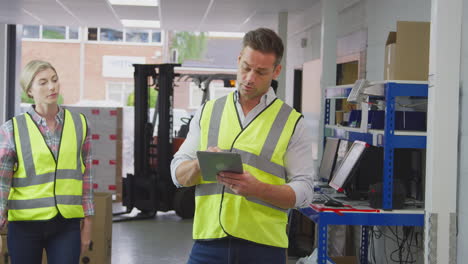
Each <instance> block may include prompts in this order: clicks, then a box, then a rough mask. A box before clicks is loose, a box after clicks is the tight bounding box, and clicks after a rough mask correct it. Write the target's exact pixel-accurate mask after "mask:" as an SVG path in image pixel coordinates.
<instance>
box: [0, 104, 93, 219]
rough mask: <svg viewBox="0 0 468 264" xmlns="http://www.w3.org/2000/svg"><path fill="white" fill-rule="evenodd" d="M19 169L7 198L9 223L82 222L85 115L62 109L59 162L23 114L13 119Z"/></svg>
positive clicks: (27, 116) (33, 125) (32, 123)
mask: <svg viewBox="0 0 468 264" xmlns="http://www.w3.org/2000/svg"><path fill="white" fill-rule="evenodd" d="M13 129H14V140H15V144H16V154H17V156H18V167H17V170H16V171H15V173H14V174H13V180H12V183H11V189H10V195H9V197H8V221H37V220H49V219H51V218H53V217H54V216H56V215H57V214H58V213H60V214H61V215H62V216H63V217H64V218H83V217H84V212H83V205H82V193H83V187H82V186H83V173H84V171H85V165H84V163H83V160H82V146H83V143H84V140H85V138H86V133H87V124H86V119H85V117H84V115H82V114H75V113H71V112H70V111H68V110H66V109H65V113H64V123H63V131H62V136H61V139H60V146H59V152H58V158H57V160H55V158H54V155H53V153H52V151H51V150H50V149H49V147H48V146H47V144H46V141H45V139H44V137H43V136H42V134H41V131H40V130H39V128H38V127H37V125H36V123H34V121H33V119H32V118H31V116H30V115H29V114H28V113H26V114H22V115H19V116H16V117H14V118H13Z"/></svg>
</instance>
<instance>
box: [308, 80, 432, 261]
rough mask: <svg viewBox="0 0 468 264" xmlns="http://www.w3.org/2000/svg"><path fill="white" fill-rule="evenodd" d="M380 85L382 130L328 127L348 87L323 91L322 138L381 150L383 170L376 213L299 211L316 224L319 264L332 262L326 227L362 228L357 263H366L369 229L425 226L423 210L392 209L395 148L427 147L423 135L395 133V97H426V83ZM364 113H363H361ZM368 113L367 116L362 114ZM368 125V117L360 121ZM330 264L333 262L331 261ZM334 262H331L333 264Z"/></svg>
mask: <svg viewBox="0 0 468 264" xmlns="http://www.w3.org/2000/svg"><path fill="white" fill-rule="evenodd" d="M375 84H378V85H383V87H384V97H385V101H386V107H385V125H384V127H385V128H384V129H383V130H372V129H367V128H366V127H367V124H365V125H363V126H361V128H349V127H342V126H335V125H331V124H333V123H334V120H335V116H334V111H335V109H334V108H335V100H336V99H343V98H347V96H348V94H349V93H350V91H351V86H350V85H342V86H336V87H331V88H329V89H327V90H326V99H325V108H326V109H325V118H324V121H325V135H327V136H332V137H337V138H341V139H345V140H348V141H354V140H361V141H365V142H367V143H368V144H371V145H374V146H380V147H383V148H384V171H383V177H384V179H383V191H382V195H383V197H382V198H383V199H382V201H383V208H382V209H383V210H378V212H349V211H347V212H338V213H337V212H336V211H335V212H333V211H331V212H330V211H319V210H316V209H314V208H302V209H300V211H301V212H302V213H303V214H304V215H306V216H308V217H309V218H310V219H311V220H312V221H314V222H315V223H316V224H317V225H318V263H319V264H326V263H327V260H328V261H331V259H330V258H329V257H328V255H327V242H328V241H327V238H328V237H327V236H328V234H327V233H328V225H359V226H361V227H362V229H361V247H360V249H361V250H360V263H361V264H367V263H368V262H367V246H368V231H369V228H370V227H372V226H424V210H423V209H416V210H409V209H403V210H392V208H393V168H394V151H395V149H397V148H426V133H425V132H414V131H396V130H395V113H396V107H395V103H396V101H395V100H396V97H398V96H417V97H427V96H428V83H427V82H412V81H386V82H381V83H375ZM363 114H364V113H363ZM365 114H367V113H365ZM362 120H364V121H365V122H366V123H367V116H365V117H363V119H362ZM331 262H332V261H331ZM332 263H333V262H332Z"/></svg>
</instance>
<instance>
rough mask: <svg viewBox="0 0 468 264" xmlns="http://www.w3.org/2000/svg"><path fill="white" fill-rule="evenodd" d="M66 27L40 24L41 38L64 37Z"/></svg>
mask: <svg viewBox="0 0 468 264" xmlns="http://www.w3.org/2000/svg"><path fill="white" fill-rule="evenodd" d="M66 31H67V30H66V28H65V27H57V26H42V38H43V39H65V38H66Z"/></svg>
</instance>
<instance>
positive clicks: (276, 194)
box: [171, 28, 314, 264]
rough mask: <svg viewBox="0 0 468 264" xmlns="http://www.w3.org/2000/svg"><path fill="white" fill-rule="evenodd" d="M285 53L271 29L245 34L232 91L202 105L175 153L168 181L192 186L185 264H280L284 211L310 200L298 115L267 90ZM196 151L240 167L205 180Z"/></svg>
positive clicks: (308, 152) (305, 136)
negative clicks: (232, 156) (222, 154)
mask: <svg viewBox="0 0 468 264" xmlns="http://www.w3.org/2000/svg"><path fill="white" fill-rule="evenodd" d="M283 50H284V47H283V44H282V41H281V39H280V38H279V36H278V35H277V34H276V33H275V32H274V31H272V30H270V29H266V28H259V29H257V30H253V31H250V32H248V33H247V34H245V36H244V39H243V48H242V50H241V52H240V55H239V57H238V61H237V63H238V71H237V90H236V91H233V92H231V93H229V94H228V95H227V96H224V97H221V98H218V99H215V100H211V101H208V102H206V103H205V104H204V106H203V107H202V109H200V110H199V111H198V112H197V113H196V114H195V116H194V118H193V120H192V122H191V123H190V129H189V133H188V135H187V139H186V140H185V141H184V143H183V145H182V146H181V148H180V149H179V151H178V152H177V153H176V154H175V155H174V159H173V161H172V163H171V172H172V179H173V181H174V183H175V184H176V185H177V186H178V187H180V186H193V185H196V187H195V219H194V224H193V238H194V240H195V243H194V246H193V248H192V252H191V253H190V256H189V258H188V263H189V264H230V263H239V264H240V263H242V264H284V263H286V250H285V249H286V248H288V237H287V234H286V225H287V221H288V216H287V210H288V209H289V208H293V207H305V206H307V205H308V203H309V202H310V201H311V200H312V195H313V175H312V173H313V171H314V169H313V167H312V147H311V145H312V141H311V132H310V130H308V129H307V128H306V126H305V124H304V119H303V118H302V115H301V114H300V113H298V112H297V111H296V110H294V109H293V108H292V107H290V106H288V105H287V104H286V103H284V102H283V101H282V100H280V99H279V98H277V97H276V94H275V92H274V91H273V88H272V87H270V84H271V83H272V80H273V79H276V78H277V77H278V75H279V74H280V71H281V64H280V62H281V58H282V56H283ZM198 150H208V151H230V152H237V153H239V154H240V156H241V158H242V163H243V168H244V172H243V173H229V172H221V173H220V174H218V175H217V178H216V179H217V181H206V180H205V179H204V175H202V174H201V172H200V166H199V163H198V160H197V156H196V152H197V151H198Z"/></svg>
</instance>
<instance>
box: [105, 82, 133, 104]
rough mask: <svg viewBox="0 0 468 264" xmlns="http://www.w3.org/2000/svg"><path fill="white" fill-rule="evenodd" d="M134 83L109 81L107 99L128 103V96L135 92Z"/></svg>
mask: <svg viewBox="0 0 468 264" xmlns="http://www.w3.org/2000/svg"><path fill="white" fill-rule="evenodd" d="M133 91H134V88H133V83H131V82H107V83H106V99H107V100H110V101H114V102H117V103H120V104H121V105H122V106H125V105H127V100H128V96H129V95H130V94H131V93H133Z"/></svg>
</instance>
